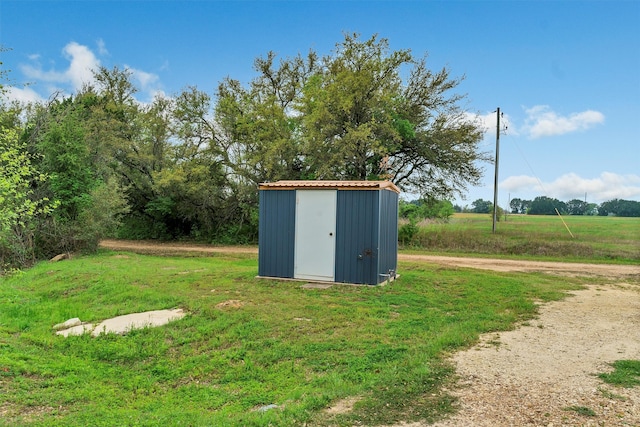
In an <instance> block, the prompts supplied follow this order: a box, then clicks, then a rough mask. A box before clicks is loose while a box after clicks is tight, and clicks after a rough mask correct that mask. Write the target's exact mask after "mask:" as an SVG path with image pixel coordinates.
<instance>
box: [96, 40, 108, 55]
mask: <svg viewBox="0 0 640 427" xmlns="http://www.w3.org/2000/svg"><path fill="white" fill-rule="evenodd" d="M96 43H97V44H98V53H99V54H100V56H107V55H109V51H108V50H107V45H106V44H105V42H104V40H102V39H98V41H97V42H96Z"/></svg>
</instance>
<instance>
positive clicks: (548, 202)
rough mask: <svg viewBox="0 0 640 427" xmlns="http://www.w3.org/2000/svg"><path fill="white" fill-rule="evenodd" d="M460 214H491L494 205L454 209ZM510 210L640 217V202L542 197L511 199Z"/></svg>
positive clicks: (485, 203) (477, 202)
mask: <svg viewBox="0 0 640 427" xmlns="http://www.w3.org/2000/svg"><path fill="white" fill-rule="evenodd" d="M454 208H455V209H456V211H458V212H462V211H465V212H473V213H490V212H493V203H492V202H490V201H488V200H482V199H478V200H475V201H474V202H473V203H472V204H471V207H470V208H460V207H459V206H455V207H454ZM509 208H510V209H511V211H510V212H511V213H513V214H527V215H556V209H557V210H558V212H559V213H560V214H562V215H599V216H609V215H612V216H621V217H640V202H638V201H635V200H622V199H613V200H609V201H607V202H603V203H601V204H599V205H598V204H596V203H587V202H585V201H582V200H579V199H573V200H569V201H568V202H563V201H560V200H558V199H554V198H550V197H546V196H540V197H536V198H535V199H533V200H522V199H519V198H515V199H511V202H510V203H509Z"/></svg>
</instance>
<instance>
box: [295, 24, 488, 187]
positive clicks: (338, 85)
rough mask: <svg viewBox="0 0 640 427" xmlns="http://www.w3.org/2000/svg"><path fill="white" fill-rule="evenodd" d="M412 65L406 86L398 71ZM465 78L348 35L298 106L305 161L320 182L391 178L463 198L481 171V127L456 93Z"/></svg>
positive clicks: (311, 80) (483, 157) (308, 84)
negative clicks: (325, 180)
mask: <svg viewBox="0 0 640 427" xmlns="http://www.w3.org/2000/svg"><path fill="white" fill-rule="evenodd" d="M407 66H408V67H410V71H409V77H408V79H407V80H406V81H403V79H402V78H401V73H400V70H401V69H402V68H403V67H407ZM460 82H461V79H452V78H450V72H449V70H447V69H442V70H440V71H438V72H435V73H434V72H432V71H431V70H429V69H428V68H427V65H426V58H423V59H419V60H416V59H415V58H414V57H413V56H412V54H411V52H410V51H409V50H399V51H390V50H389V43H388V41H387V40H386V39H378V37H377V36H373V37H371V38H370V39H369V40H365V41H362V40H360V38H359V36H358V35H356V34H347V35H345V39H344V41H343V42H341V43H339V44H338V45H337V47H336V51H335V53H334V54H333V55H331V56H327V57H325V58H323V59H322V61H321V65H320V68H319V71H318V72H316V73H315V74H313V75H312V76H311V77H310V78H309V79H308V81H307V82H306V84H305V86H304V90H303V96H302V98H301V99H300V101H299V102H298V104H297V105H298V109H299V112H300V114H302V124H303V137H304V140H305V150H306V151H305V153H304V154H305V155H306V158H307V163H309V164H310V165H311V166H310V167H311V170H312V171H313V172H314V173H315V176H316V177H317V178H322V179H371V178H373V179H377V178H381V177H390V178H391V180H392V181H393V182H394V183H396V184H397V185H399V186H400V187H401V188H403V189H405V190H411V191H414V192H418V193H420V194H423V195H428V196H430V197H438V196H449V195H452V194H455V193H462V192H463V191H464V190H465V189H466V186H467V185H468V184H476V183H477V182H478V180H479V179H480V177H481V175H482V173H481V170H480V168H478V166H477V161H478V160H488V159H489V158H488V157H487V156H486V155H485V154H484V153H480V152H479V151H478V143H479V142H480V140H481V138H482V135H483V129H482V128H481V127H480V125H479V123H477V122H475V121H474V120H470V119H468V115H467V113H466V112H465V111H463V110H462V109H461V107H460V106H459V103H460V102H461V101H462V100H463V99H464V97H463V96H461V95H457V94H451V93H450V92H451V91H452V90H454V89H455V88H456V87H457V86H458V85H459V83H460Z"/></svg>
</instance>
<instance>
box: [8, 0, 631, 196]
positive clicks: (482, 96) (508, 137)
mask: <svg viewBox="0 0 640 427" xmlns="http://www.w3.org/2000/svg"><path fill="white" fill-rule="evenodd" d="M343 32H356V33H360V34H361V35H362V37H363V38H369V37H370V36H371V35H372V34H378V35H379V36H380V37H384V38H387V39H388V40H389V42H390V45H391V48H392V49H411V51H412V53H413V54H414V55H415V56H416V57H422V56H423V55H425V54H428V60H427V61H428V64H429V67H430V68H431V69H433V70H439V69H441V68H442V67H447V68H449V69H450V71H451V74H452V75H453V76H458V77H459V76H465V80H464V81H463V82H462V84H461V85H460V86H459V87H458V92H461V93H466V94H467V100H466V103H465V105H464V106H465V108H466V109H467V110H468V111H470V112H471V113H477V114H478V115H480V116H481V117H482V118H483V119H484V120H485V122H486V126H487V129H488V130H487V133H486V137H485V140H484V141H483V143H482V149H483V151H489V152H491V153H492V154H495V140H496V135H495V127H496V126H495V113H494V112H495V110H496V107H500V109H501V111H502V112H503V114H504V116H503V119H502V122H503V123H506V124H507V126H508V128H507V130H506V132H505V133H504V134H502V135H501V138H500V170H499V193H498V202H499V204H500V205H501V206H507V204H508V201H509V197H511V198H516V197H518V198H521V199H528V200H531V199H533V198H534V197H536V196H548V197H555V198H558V199H560V200H563V201H568V200H571V199H580V200H584V199H585V195H586V199H587V201H589V202H593V203H601V202H603V201H607V200H611V199H613V198H621V199H627V200H640V1H636V0H629V1H616V0H608V1H605V0H602V1H579V0H566V1H553V0H547V1H482V0H476V1H471V0H468V1H462V0H461V1H455V0H453V1H356V0H353V1H266V0H265V1H171V0H165V1H93V0H86V1H31V0H18V1H16V0H2V1H1V2H0V44H1V45H2V46H4V47H5V48H8V49H11V50H10V51H7V52H3V53H1V54H0V55H2V56H1V61H2V62H3V63H4V65H3V67H4V68H5V69H9V70H11V72H10V79H11V81H12V83H13V86H14V87H13V88H12V90H11V92H10V95H9V96H10V97H12V98H13V99H22V100H43V99H47V98H48V97H49V96H50V95H51V94H52V93H53V92H55V91H62V92H64V93H73V92H74V91H75V90H76V89H78V88H79V87H80V86H81V85H82V84H83V83H84V82H90V81H91V69H92V68H95V67H96V66H98V65H103V66H106V67H109V68H111V67H113V66H118V67H121V68H123V67H128V68H129V69H130V70H131V71H132V72H133V76H134V78H135V82H136V84H137V85H138V87H139V88H140V92H139V94H138V98H139V100H140V101H142V102H146V101H149V100H150V99H152V97H153V96H154V95H155V94H158V93H162V94H165V95H168V96H170V95H174V94H176V93H178V92H179V91H180V90H181V89H184V88H185V87H187V86H197V87H198V88H199V89H200V90H204V91H206V92H208V93H210V94H211V95H213V94H214V92H215V89H216V87H217V85H218V83H219V82H220V81H221V80H222V79H223V78H224V77H226V76H230V77H233V78H236V79H239V80H240V81H242V82H245V83H246V82H248V81H250V80H251V79H252V78H253V77H254V76H255V73H254V70H253V68H252V67H253V61H254V59H255V58H256V57H258V56H263V55H265V54H266V53H267V52H269V51H274V52H276V53H277V54H278V55H279V56H281V57H291V56H295V55H296V54H298V53H302V54H304V53H306V52H308V50H309V49H313V50H315V51H317V52H318V53H320V54H329V53H331V52H332V50H333V49H334V47H335V44H336V43H338V42H339V41H341V40H342V39H343ZM24 84H28V86H23V85H24ZM483 166H484V169H485V178H484V180H483V184H482V185H480V186H478V187H473V188H470V189H469V191H468V193H467V195H466V200H462V199H460V200H458V201H457V203H459V204H461V205H465V204H466V205H470V204H471V203H472V202H473V201H474V200H476V199H485V200H493V180H494V167H493V165H491V164H484V165H483Z"/></svg>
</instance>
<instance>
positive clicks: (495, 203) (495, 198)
mask: <svg viewBox="0 0 640 427" xmlns="http://www.w3.org/2000/svg"><path fill="white" fill-rule="evenodd" d="M496 114H497V118H498V120H497V122H496V171H495V174H494V180H493V228H492V232H493V234H495V233H496V221H497V219H498V160H499V158H500V107H498V109H497V110H496Z"/></svg>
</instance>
